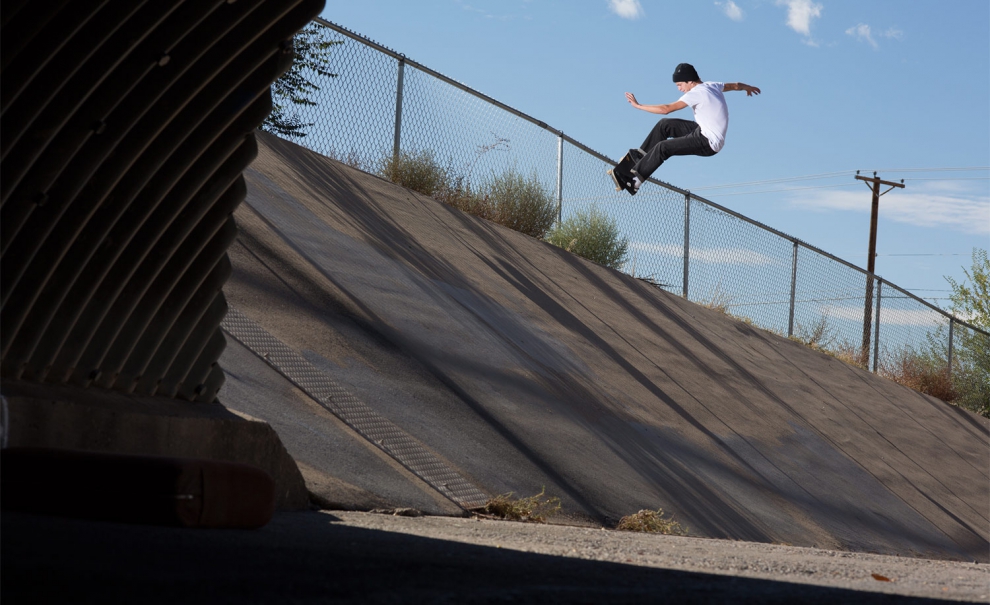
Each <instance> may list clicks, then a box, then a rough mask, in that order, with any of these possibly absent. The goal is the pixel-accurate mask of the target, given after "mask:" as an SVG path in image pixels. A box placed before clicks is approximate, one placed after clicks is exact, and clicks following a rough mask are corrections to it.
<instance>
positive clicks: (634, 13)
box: [608, 0, 645, 19]
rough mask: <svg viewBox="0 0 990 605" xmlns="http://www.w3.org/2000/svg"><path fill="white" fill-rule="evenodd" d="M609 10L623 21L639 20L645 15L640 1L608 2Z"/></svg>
mask: <svg viewBox="0 0 990 605" xmlns="http://www.w3.org/2000/svg"><path fill="white" fill-rule="evenodd" d="M608 8H609V10H611V11H612V12H613V13H615V14H616V15H619V16H620V17H622V18H623V19H639V18H640V17H642V16H643V15H644V14H645V13H644V12H643V6H642V5H641V4H640V3H639V0H608Z"/></svg>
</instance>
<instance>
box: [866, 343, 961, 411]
mask: <svg viewBox="0 0 990 605" xmlns="http://www.w3.org/2000/svg"><path fill="white" fill-rule="evenodd" d="M879 371H880V375H881V376H884V377H886V378H889V379H890V380H893V381H894V382H896V383H898V384H902V385H904V386H906V387H910V388H912V389H914V390H916V391H920V392H922V393H924V394H926V395H931V396H932V397H938V398H939V399H941V400H943V401H954V400H955V399H956V398H957V397H958V393H957V392H956V389H955V386H954V385H953V381H952V376H951V375H950V374H949V368H948V365H947V364H946V363H945V362H944V360H938V359H933V358H931V357H929V356H926V355H922V354H919V353H917V352H916V351H914V350H913V349H911V348H910V347H905V348H903V349H901V350H900V351H898V352H897V353H895V354H894V355H892V356H890V357H888V359H887V360H885V361H884V363H883V364H881V365H880V368H879Z"/></svg>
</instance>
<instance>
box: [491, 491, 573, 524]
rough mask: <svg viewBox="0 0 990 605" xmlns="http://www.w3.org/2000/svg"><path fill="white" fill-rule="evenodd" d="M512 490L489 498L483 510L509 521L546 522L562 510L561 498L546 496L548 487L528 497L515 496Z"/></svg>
mask: <svg viewBox="0 0 990 605" xmlns="http://www.w3.org/2000/svg"><path fill="white" fill-rule="evenodd" d="M512 496H513V494H512V492H509V493H508V494H502V495H500V496H495V497H492V498H489V499H488V502H486V503H485V506H484V507H482V508H481V512H482V513H484V514H487V515H492V516H494V517H498V518H499V519H507V520H509V521H529V522H533V523H545V522H546V520H547V519H548V518H550V517H552V516H554V515H556V514H557V513H559V512H560V498H557V497H556V496H546V488H544V489H541V490H540V493H538V494H536V495H534V496H530V497H528V498H513V497H512Z"/></svg>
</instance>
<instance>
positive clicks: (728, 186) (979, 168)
mask: <svg viewBox="0 0 990 605" xmlns="http://www.w3.org/2000/svg"><path fill="white" fill-rule="evenodd" d="M976 171H990V166H971V167H958V168H885V169H882V170H881V169H878V170H876V172H976ZM854 172H855V171H854V170H843V171H839V172H822V173H819V174H808V175H803V176H792V177H782V178H777V179H764V180H760V181H746V182H743V183H728V184H724V185H709V186H707V187H695V188H693V189H691V191H710V190H712V189H734V188H737V187H750V186H755V185H772V184H776V183H790V182H795V181H812V180H817V179H829V178H837V177H840V176H847V175H849V174H851V173H854ZM867 172H868V171H867ZM987 178H990V177H964V178H955V179H923V178H910V179H905V180H912V181H921V180H935V181H937V180H986V179H987ZM828 186H830V185H826V187H828Z"/></svg>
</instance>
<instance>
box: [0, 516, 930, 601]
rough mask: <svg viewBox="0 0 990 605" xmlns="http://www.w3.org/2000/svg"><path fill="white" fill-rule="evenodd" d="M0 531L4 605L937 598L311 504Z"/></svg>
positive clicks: (39, 521)
mask: <svg viewBox="0 0 990 605" xmlns="http://www.w3.org/2000/svg"><path fill="white" fill-rule="evenodd" d="M2 531H3V537H4V551H5V553H6V552H14V553H17V554H16V556H4V557H3V559H2V561H0V569H2V574H3V578H4V588H3V590H4V599H5V600H8V599H9V601H10V602H72V603H100V604H107V603H144V604H154V603H189V604H192V603H211V604H222V603H232V604H241V603H317V602H319V603H328V602H332V603H493V602H499V603H504V602H545V603H657V602H665V601H670V602H696V603H726V602H760V603H828V604H829V605H831V604H832V603H928V602H938V601H932V600H928V599H920V598H909V597H903V596H895V595H888V594H881V593H872V592H870V593H867V592H859V591H853V590H846V589H839V588H828V587H819V586H811V585H805V584H795V583H787V582H775V581H771V580H761V579H748V578H738V577H732V576H724V575H715V574H705V573H696V572H685V571H674V570H664V569H653V568H646V567H638V566H633V565H623V564H618V563H611V562H596V561H587V560H581V559H573V558H567V557H557V556H549V555H541V554H531V553H524V552H519V551H513V550H507V549H499V548H492V547H485V546H475V545H469V544H464V543H460V542H452V541H446V540H437V539H431V538H423V537H418V536H411V535H406V534H400V533H393V532H385V531H378V530H370V529H361V528H353V527H347V526H342V525H337V524H335V523H334V518H333V517H332V516H331V515H327V514H318V513H281V514H279V515H276V518H275V519H274V520H273V521H272V523H270V524H269V525H268V526H266V527H265V528H263V529H261V530H258V531H237V530H197V531H190V530H183V529H174V528H158V527H147V526H129V525H117V524H109V523H95V522H83V521H75V520H70V519H59V518H48V517H37V516H31V515H24V514H16V513H4V515H3V519H2ZM53 577H57V578H59V581H58V582H52V581H51V580H50V579H51V578H53Z"/></svg>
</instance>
